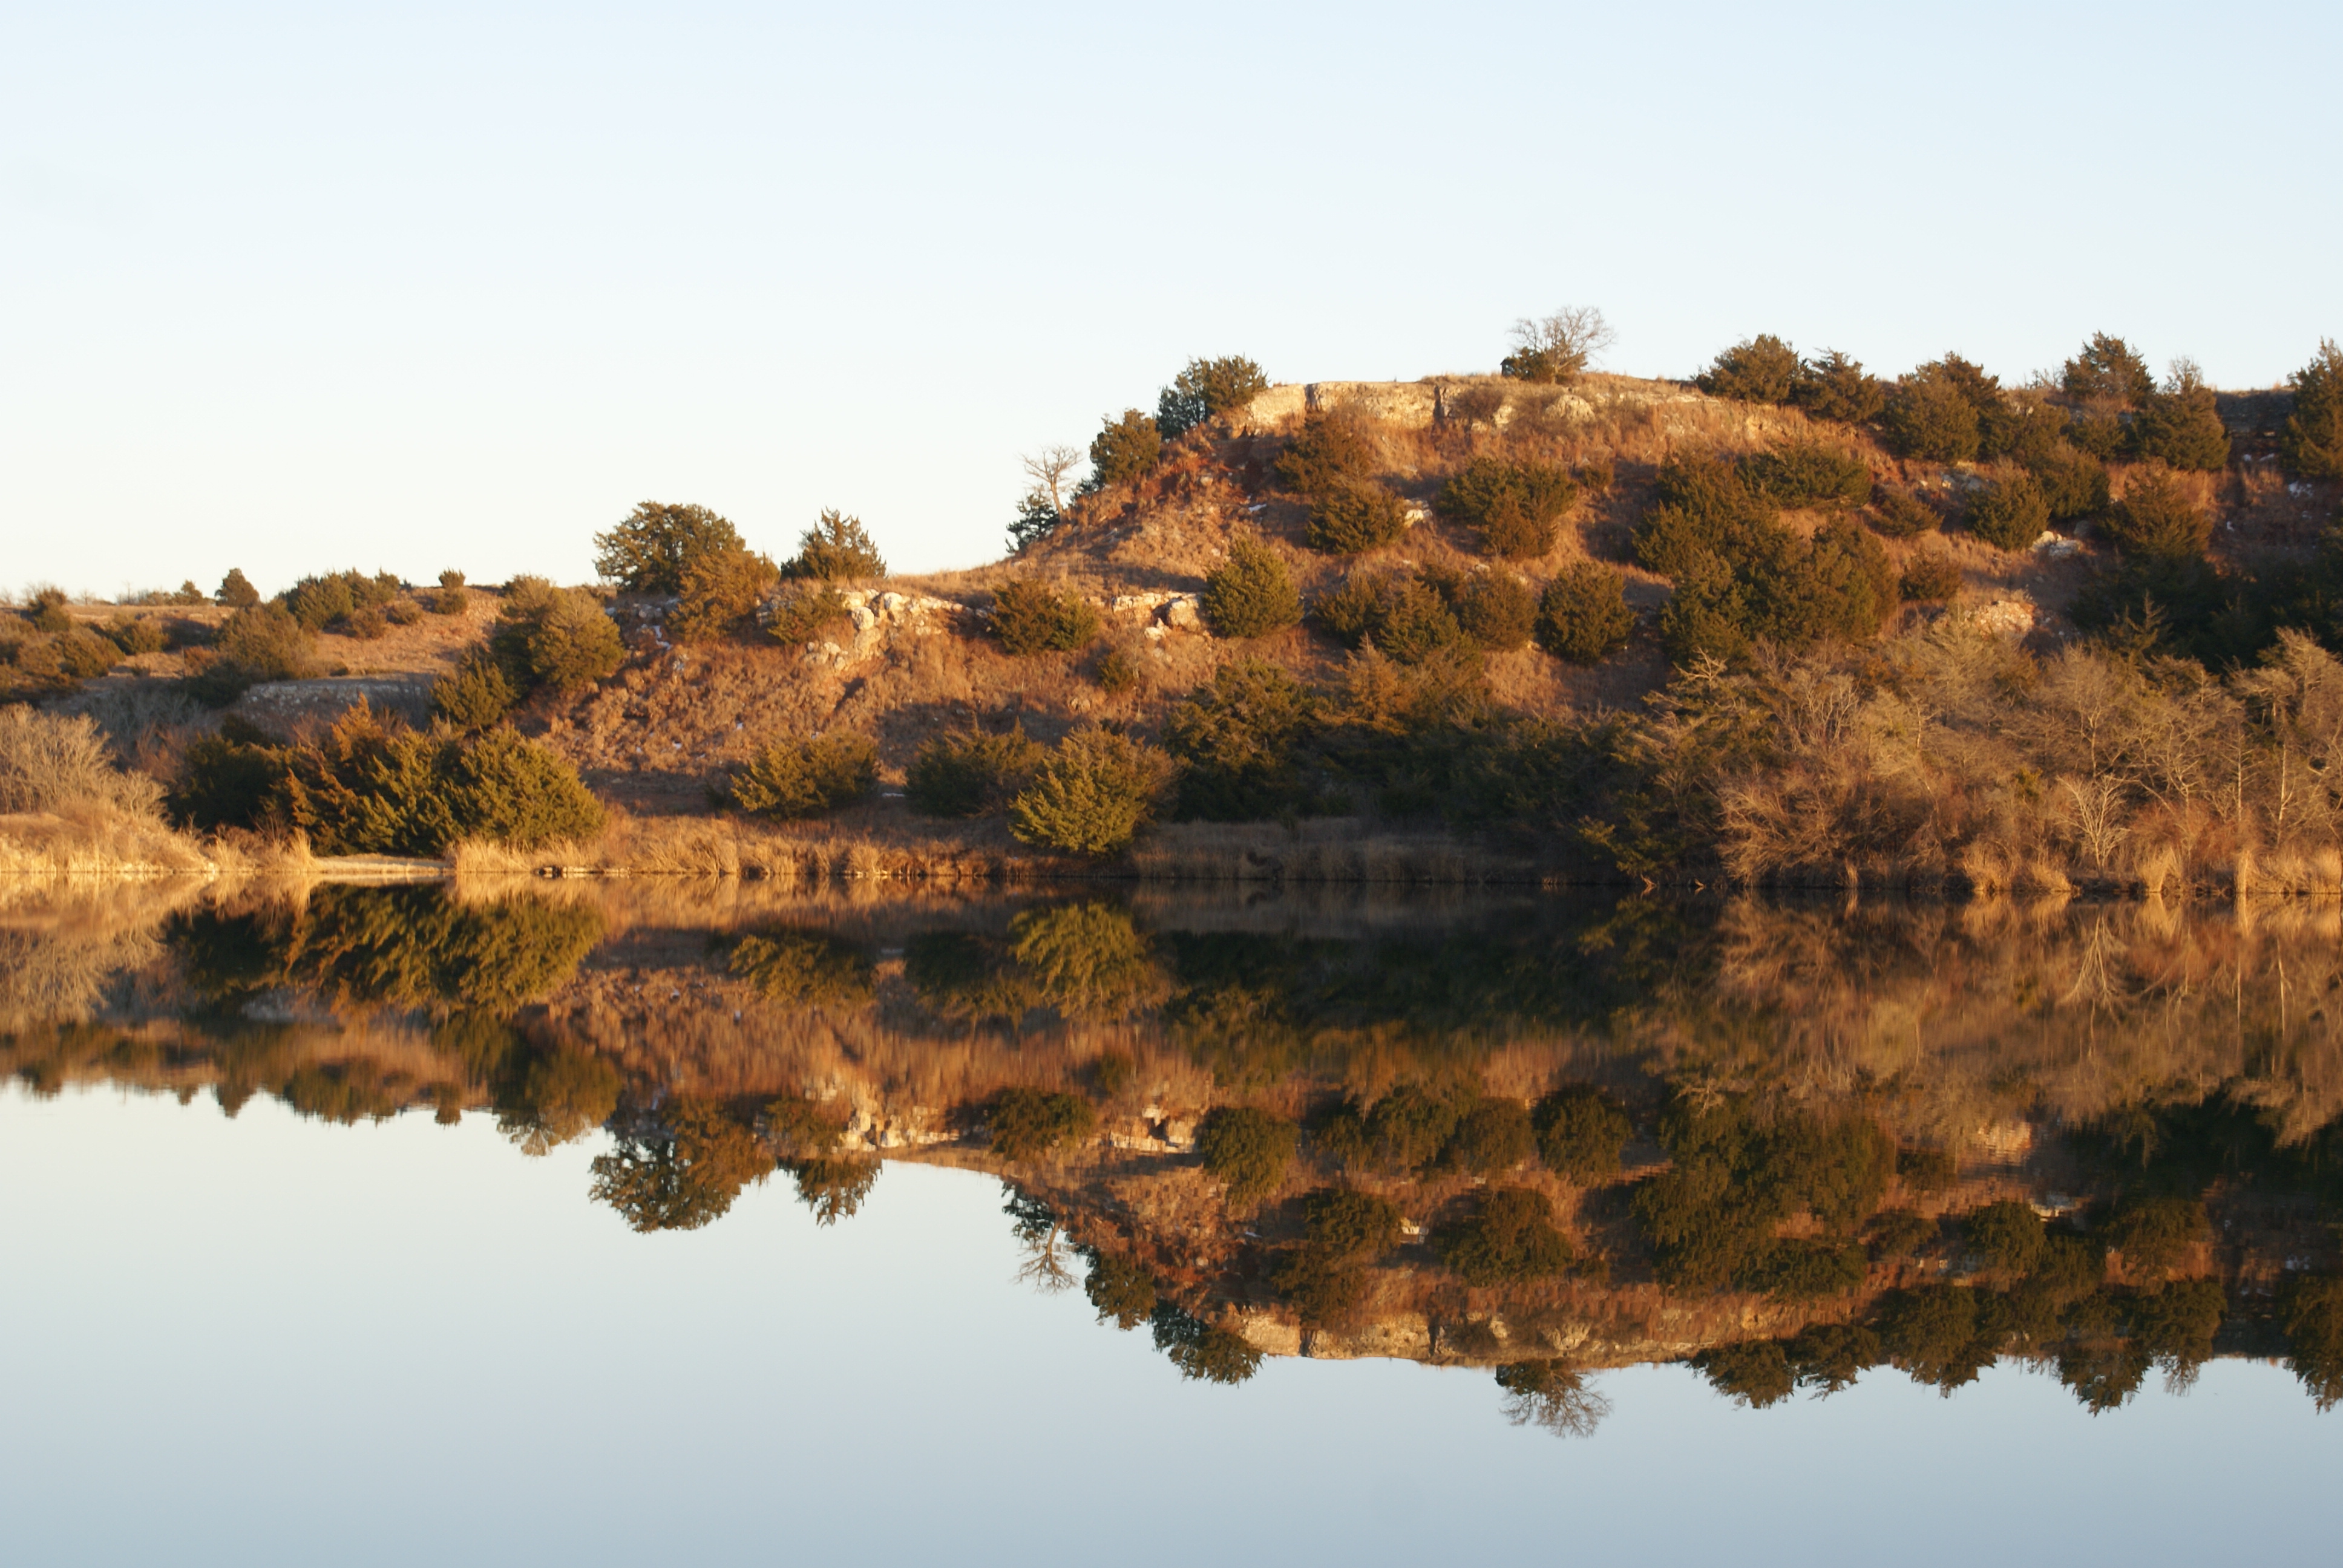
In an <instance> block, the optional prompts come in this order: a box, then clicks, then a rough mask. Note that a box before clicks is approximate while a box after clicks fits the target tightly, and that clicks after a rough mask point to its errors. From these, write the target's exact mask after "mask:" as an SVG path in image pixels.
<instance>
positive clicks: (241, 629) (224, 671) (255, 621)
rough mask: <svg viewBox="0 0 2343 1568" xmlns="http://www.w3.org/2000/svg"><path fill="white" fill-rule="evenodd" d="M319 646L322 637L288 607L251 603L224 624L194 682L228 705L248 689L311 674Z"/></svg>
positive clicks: (201, 693)
mask: <svg viewBox="0 0 2343 1568" xmlns="http://www.w3.org/2000/svg"><path fill="white" fill-rule="evenodd" d="M316 646H317V639H316V638H314V637H312V636H311V635H310V633H309V631H308V629H307V628H305V627H303V626H302V625H301V623H300V622H299V621H297V620H295V619H294V618H293V617H292V614H291V612H289V611H288V610H287V609H286V608H285V607H284V606H283V605H280V604H256V605H250V606H247V607H246V608H243V609H240V610H237V611H236V613H235V614H234V615H231V616H229V617H228V618H227V619H226V620H225V621H223V622H221V623H220V628H219V630H218V631H217V632H216V633H215V634H214V635H213V638H212V646H211V648H210V649H209V650H208V651H209V654H210V658H209V660H208V661H207V662H206V663H205V664H204V666H203V668H200V669H198V670H196V674H195V678H194V681H193V683H192V684H193V685H194V687H195V689H196V695H197V696H199V697H201V698H202V699H204V700H206V701H207V702H211V703H214V704H216V705H217V706H222V707H225V706H226V704H228V703H230V702H233V701H235V700H236V698H237V697H238V696H240V695H242V693H243V692H244V690H245V689H246V687H250V686H255V685H257V684H258V683H260V682H262V681H265V680H298V679H300V678H303V677H305V676H307V674H308V673H309V668H310V650H311V649H312V648H315V647H316Z"/></svg>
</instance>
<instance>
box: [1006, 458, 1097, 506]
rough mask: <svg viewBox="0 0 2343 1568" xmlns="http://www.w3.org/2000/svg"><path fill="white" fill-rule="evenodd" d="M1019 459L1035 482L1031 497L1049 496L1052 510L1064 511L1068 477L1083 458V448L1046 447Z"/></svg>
mask: <svg viewBox="0 0 2343 1568" xmlns="http://www.w3.org/2000/svg"><path fill="white" fill-rule="evenodd" d="M1018 460H1019V462H1020V463H1021V464H1022V465H1023V467H1024V469H1025V477H1027V478H1028V479H1031V481H1032V482H1033V488H1032V490H1031V498H1033V499H1034V500H1037V501H1038V500H1041V499H1042V498H1048V500H1049V503H1050V509H1051V511H1053V512H1062V511H1064V510H1065V509H1066V479H1067V477H1068V476H1070V475H1071V474H1072V473H1073V471H1074V467H1075V465H1076V464H1078V463H1080V462H1081V460H1082V449H1081V447H1042V448H1041V450H1040V451H1038V452H1034V453H1031V455H1029V456H1027V457H1021V458H1020V459H1018Z"/></svg>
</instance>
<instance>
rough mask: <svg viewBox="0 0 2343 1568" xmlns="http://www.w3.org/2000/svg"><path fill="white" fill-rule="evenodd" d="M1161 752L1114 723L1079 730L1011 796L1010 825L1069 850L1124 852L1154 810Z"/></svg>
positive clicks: (1031, 839) (1023, 835)
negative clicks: (1121, 732) (1122, 731)
mask: <svg viewBox="0 0 2343 1568" xmlns="http://www.w3.org/2000/svg"><path fill="white" fill-rule="evenodd" d="M1163 785H1164V766H1163V763H1162V760H1161V759H1160V758H1159V757H1157V756H1156V755H1155V754H1154V753H1153V752H1151V751H1150V750H1148V749H1146V748H1145V747H1144V746H1142V745H1141V744H1140V743H1139V742H1138V741H1136V740H1133V739H1131V738H1130V737H1128V736H1124V735H1118V734H1116V733H1115V732H1114V731H1112V730H1110V729H1077V730H1075V731H1074V732H1073V733H1071V734H1070V735H1068V736H1067V737H1066V738H1065V739H1063V740H1061V741H1060V742H1059V743H1058V748H1057V749H1056V750H1055V751H1052V752H1051V753H1050V755H1049V756H1048V757H1047V758H1045V759H1043V760H1042V763H1041V768H1040V769H1039V770H1038V771H1037V772H1036V774H1035V775H1034V779H1033V782H1032V784H1031V786H1029V787H1028V788H1027V789H1024V790H1023V791H1022V792H1021V793H1020V794H1019V795H1018V797H1017V799H1015V800H1013V801H1011V803H1010V809H1009V830H1010V831H1011V833H1013V834H1015V835H1016V836H1017V837H1018V838H1019V839H1023V840H1024V841H1025V842H1026V843H1029V844H1041V845H1043V846H1045V847H1047V848H1049V849H1061V850H1064V851H1066V852H1068V853H1070V854H1079V855H1092V856H1100V857H1103V856H1107V855H1113V854H1117V853H1120V852H1121V850H1122V849H1125V848H1127V847H1128V846H1129V845H1130V843H1131V839H1133V838H1135V837H1136V836H1137V835H1138V832H1139V829H1141V828H1142V827H1144V826H1146V824H1147V822H1148V821H1149V819H1151V818H1152V817H1153V816H1154V814H1155V803H1156V799H1157V797H1158V796H1159V795H1161V793H1162V789H1163Z"/></svg>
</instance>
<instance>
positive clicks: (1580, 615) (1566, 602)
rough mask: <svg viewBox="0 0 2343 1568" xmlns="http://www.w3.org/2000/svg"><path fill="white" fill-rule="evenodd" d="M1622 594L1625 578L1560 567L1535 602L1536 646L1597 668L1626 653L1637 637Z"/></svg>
mask: <svg viewBox="0 0 2343 1568" xmlns="http://www.w3.org/2000/svg"><path fill="white" fill-rule="evenodd" d="M1626 588H1627V579H1626V578H1625V577H1624V576H1623V575H1621V574H1620V573H1618V572H1615V571H1613V570H1612V569H1611V568H1607V567H1601V566H1597V565H1595V564H1594V562H1593V561H1580V562H1577V563H1576V564H1574V565H1572V566H1567V567H1564V568H1563V569H1562V571H1561V572H1560V573H1559V574H1557V575H1556V576H1555V578H1554V580H1553V581H1552V582H1550V583H1548V584H1546V585H1545V592H1544V593H1543V594H1541V595H1539V596H1538V602H1537V618H1536V621H1535V624H1534V628H1533V629H1534V632H1535V634H1536V637H1537V643H1538V646H1539V647H1540V648H1544V649H1545V650H1546V652H1548V653H1550V654H1552V655H1554V658H1560V659H1565V660H1567V661H1569V662H1570V663H1572V664H1600V663H1601V662H1602V661H1603V660H1604V658H1608V657H1609V656H1610V655H1611V654H1613V653H1615V652H1616V651H1618V650H1619V649H1620V648H1624V647H1626V646H1627V639H1628V638H1630V637H1632V636H1634V631H1635V612H1634V610H1631V609H1629V608H1627V594H1626Z"/></svg>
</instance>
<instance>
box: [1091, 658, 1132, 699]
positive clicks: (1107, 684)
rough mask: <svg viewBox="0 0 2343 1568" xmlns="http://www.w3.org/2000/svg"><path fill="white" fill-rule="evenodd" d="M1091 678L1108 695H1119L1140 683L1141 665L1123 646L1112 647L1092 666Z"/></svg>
mask: <svg viewBox="0 0 2343 1568" xmlns="http://www.w3.org/2000/svg"><path fill="white" fill-rule="evenodd" d="M1091 679H1092V680H1094V681H1096V682H1098V689H1100V690H1101V691H1103V692H1105V693H1106V694H1107V695H1108V696H1110V697H1112V696H1117V695H1120V694H1121V693H1122V692H1126V691H1129V690H1130V689H1131V688H1133V687H1135V686H1137V685H1138V684H1139V665H1138V663H1137V662H1136V661H1135V660H1133V659H1132V658H1131V655H1129V654H1128V653H1125V652H1124V651H1123V650H1122V649H1121V648H1108V649H1107V650H1106V651H1105V652H1104V653H1101V654H1100V655H1099V657H1098V663H1097V664H1095V665H1093V666H1091Z"/></svg>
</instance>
